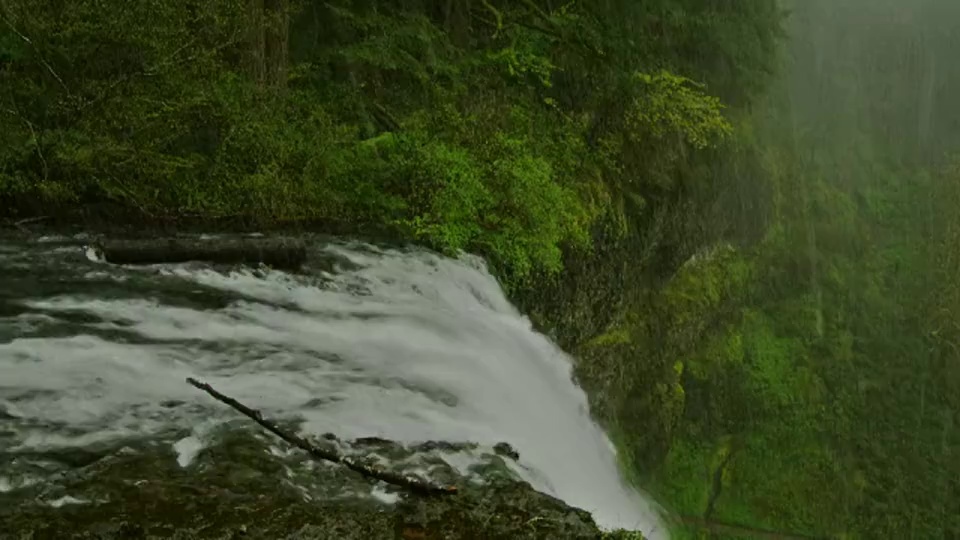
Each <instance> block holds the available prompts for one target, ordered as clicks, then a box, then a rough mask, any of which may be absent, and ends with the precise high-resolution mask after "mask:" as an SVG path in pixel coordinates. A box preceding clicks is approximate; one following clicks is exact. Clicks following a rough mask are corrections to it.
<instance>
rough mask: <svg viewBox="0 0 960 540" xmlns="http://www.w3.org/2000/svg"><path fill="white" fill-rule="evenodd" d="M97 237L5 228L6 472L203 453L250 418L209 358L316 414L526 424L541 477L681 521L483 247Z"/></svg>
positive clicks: (411, 429)
mask: <svg viewBox="0 0 960 540" xmlns="http://www.w3.org/2000/svg"><path fill="white" fill-rule="evenodd" d="M86 241H87V239H86V238H85V237H84V236H83V235H78V236H75V237H41V238H38V237H35V238H13V237H7V238H0V423H3V424H4V425H5V426H6V427H5V428H3V429H0V491H5V492H7V493H11V492H15V491H16V490H17V489H20V488H22V487H23V486H25V485H28V484H30V483H36V482H43V481H45V479H44V478H43V474H44V472H43V471H45V470H46V469H43V468H37V467H29V466H28V465H29V460H28V459H15V458H16V457H17V456H36V455H42V454H43V453H44V452H63V451H70V450H71V449H77V450H82V449H84V448H90V447H97V445H101V446H102V445H104V444H108V443H109V442H110V441H115V440H131V439H148V440H153V441H160V442H162V443H163V444H169V445H171V447H172V448H173V449H174V450H175V451H176V452H177V454H178V459H179V461H180V463H181V465H182V466H183V467H189V466H190V463H191V461H192V457H193V456H195V455H196V453H197V452H198V451H199V450H200V449H202V448H203V447H204V445H205V444H206V442H207V440H208V438H209V435H208V434H209V433H211V431H212V429H213V428H214V427H215V426H216V425H218V424H220V423H223V422H225V421H227V419H234V418H236V413H235V412H234V411H232V410H230V409H228V408H227V407H224V406H222V405H221V404H219V403H216V402H214V401H212V400H211V399H209V396H206V395H205V394H203V393H201V392H198V391H197V390H196V389H194V388H192V387H190V386H189V385H187V384H186V383H185V382H184V380H185V378H186V377H196V378H199V379H202V380H204V381H206V382H209V383H210V384H211V385H213V386H214V387H215V388H217V389H218V390H220V391H222V392H224V393H226V394H229V395H231V396H233V397H235V398H237V399H238V400H240V401H241V402H245V403H248V404H250V405H252V406H255V407H256V408H259V409H260V410H262V411H263V413H264V414H265V415H266V416H270V417H275V418H297V419H298V420H299V421H300V424H299V426H300V428H299V429H300V430H301V431H303V432H305V433H312V434H321V433H326V432H332V433H335V434H337V435H338V436H340V437H343V438H354V437H366V436H377V437H383V438H387V439H392V440H396V441H400V442H410V443H413V442H418V441H424V440H445V441H472V442H475V443H478V444H479V445H480V447H492V446H493V445H494V444H496V443H498V442H501V441H506V442H509V443H510V444H511V445H512V446H513V448H514V449H516V451H517V452H518V453H519V456H520V459H519V461H518V462H517V463H515V464H514V465H512V467H513V468H514V469H515V472H516V473H517V474H519V475H520V476H521V477H522V478H524V479H525V480H527V481H529V482H530V483H531V484H532V485H533V486H534V487H535V488H536V489H538V490H540V491H543V492H545V493H549V494H552V495H554V496H556V497H558V498H560V499H562V500H564V501H565V502H567V503H568V504H571V505H574V506H578V507H580V508H583V509H586V510H588V511H590V512H591V513H592V514H593V515H594V518H595V519H596V520H597V523H598V524H600V525H601V526H603V527H606V528H619V527H622V528H628V529H636V530H641V531H643V532H644V533H645V534H646V535H647V536H648V537H649V538H653V539H657V540H660V539H665V538H667V534H666V532H665V530H666V529H665V528H664V527H663V525H662V523H661V519H660V517H659V513H658V511H657V510H656V506H655V505H654V504H653V503H651V502H649V501H648V500H647V499H646V498H645V497H644V496H642V495H641V494H640V493H638V492H637V491H635V490H634V489H632V488H630V487H629V486H627V485H626V484H625V483H624V481H623V480H622V479H621V477H620V475H619V473H618V469H617V466H616V454H615V450H614V448H613V446H612V444H611V442H610V440H609V439H608V438H607V436H606V435H605V434H604V433H603V431H602V430H601V429H600V428H599V427H598V426H597V425H596V424H595V423H594V422H593V421H592V420H591V418H590V415H589V411H588V405H587V398H586V396H585V394H584V392H583V391H582V390H581V389H580V388H578V387H577V386H576V385H575V384H574V383H573V382H572V378H571V358H570V357H569V356H568V355H566V354H565V353H564V352H563V351H561V350H560V349H559V348H558V347H557V346H556V345H554V344H553V343H552V342H551V341H550V340H549V339H547V338H546V337H545V336H543V335H541V334H539V333H537V332H536V331H535V330H534V328H533V327H532V325H531V323H530V321H529V320H528V319H527V318H526V317H525V316H524V315H523V314H521V313H520V312H518V311H517V309H515V308H514V307H513V306H512V305H511V304H510V302H509V301H508V299H507V298H506V297H505V295H504V293H503V291H502V290H501V288H500V286H499V284H498V283H497V281H496V279H495V278H494V277H493V276H491V275H490V273H489V272H488V271H487V270H486V267H485V265H484V263H483V261H482V260H481V259H478V258H475V257H470V256H464V257H462V258H460V259H451V258H445V257H441V256H438V255H436V254H433V253H429V252H426V251H420V250H413V249H410V250H398V249H386V248H377V247H373V246H370V245H365V244H359V243H348V242H340V241H331V240H329V239H322V238H319V237H317V238H312V239H308V241H309V243H310V246H311V248H310V257H309V261H308V263H307V265H306V267H305V268H304V270H303V271H302V272H298V273H286V272H280V271H274V270H268V269H263V268H260V269H251V268H246V269H244V268H236V267H235V268H215V267H211V266H210V265H205V264H200V263H188V264H179V265H155V266H145V267H118V266H114V265H109V264H106V263H104V262H102V261H101V260H99V259H98V258H97V257H96V256H95V254H94V253H93V252H92V251H91V250H89V249H85V247H84V245H85V243H86ZM247 428H248V429H250V430H255V429H258V428H257V427H256V426H255V425H250V426H248V427H247Z"/></svg>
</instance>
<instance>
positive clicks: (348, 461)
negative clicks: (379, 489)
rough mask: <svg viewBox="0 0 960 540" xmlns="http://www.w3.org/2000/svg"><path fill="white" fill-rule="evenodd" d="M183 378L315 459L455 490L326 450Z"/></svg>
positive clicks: (430, 488) (414, 486) (433, 490)
mask: <svg viewBox="0 0 960 540" xmlns="http://www.w3.org/2000/svg"><path fill="white" fill-rule="evenodd" d="M187 382H188V383H190V384H191V385H192V386H194V387H196V388H199V389H200V390H203V391H204V392H206V393H208V394H210V395H211V396H213V398H214V399H216V400H217V401H220V402H221V403H225V404H227V405H229V406H231V407H233V408H234V409H236V410H237V411H239V412H240V413H241V414H243V415H244V416H246V417H247V418H250V419H251V420H253V421H254V422H256V423H258V424H260V425H261V426H262V427H263V428H264V429H266V430H267V431H269V432H271V433H273V434H274V435H276V436H277V437H280V438H281V439H283V440H284V441H286V442H288V443H290V444H292V445H293V446H296V447H297V448H300V449H302V450H304V451H305V452H307V453H309V454H310V455H311V456H312V457H314V458H316V459H321V460H324V461H330V462H333V463H339V464H340V465H343V466H345V467H347V468H348V469H350V470H353V471H356V472H358V473H360V474H362V475H364V476H367V477H370V478H375V479H377V480H381V481H383V482H386V483H388V484H393V485H396V486H401V487H405V488H408V489H411V490H413V491H415V492H418V493H424V494H431V495H433V494H444V495H451V494H456V493H457V491H458V490H457V487H456V486H442V485H439V484H435V483H433V482H430V481H428V480H423V479H421V478H418V477H415V476H409V475H402V474H397V473H394V472H390V471H387V470H384V469H381V468H379V467H376V466H374V465H366V464H363V463H360V462H358V461H356V460H355V459H354V458H352V457H350V456H344V455H342V454H340V453H338V452H336V451H335V450H326V449H323V448H319V447H317V446H314V445H312V444H310V443H309V442H307V441H306V440H305V439H303V438H301V437H298V436H297V435H294V434H292V433H287V432H286V431H284V430H282V429H280V428H279V427H277V425H276V424H274V423H273V422H270V421H269V420H266V419H264V418H263V415H262V414H260V411H257V410H254V409H251V408H249V407H247V406H246V405H244V404H242V403H240V402H239V401H237V400H235V399H233V398H231V397H229V396H226V395H224V394H221V393H220V392H218V391H216V390H214V389H213V387H211V386H210V385H209V384H207V383H204V382H200V381H198V380H196V379H193V378H189V377H188V378H187Z"/></svg>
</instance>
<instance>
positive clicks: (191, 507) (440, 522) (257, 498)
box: [0, 430, 641, 540]
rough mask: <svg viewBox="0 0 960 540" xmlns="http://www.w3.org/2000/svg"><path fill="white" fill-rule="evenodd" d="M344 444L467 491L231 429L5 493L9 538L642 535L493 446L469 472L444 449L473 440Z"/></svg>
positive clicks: (1, 510)
mask: <svg viewBox="0 0 960 540" xmlns="http://www.w3.org/2000/svg"><path fill="white" fill-rule="evenodd" d="M339 444H340V445H341V446H342V447H343V448H344V449H346V450H347V451H349V452H352V453H353V455H356V456H360V457H363V458H364V459H368V460H370V461H372V462H379V463H381V464H383V465H384V466H387V467H389V468H391V469H400V470H407V471H415V472H419V473H420V474H423V475H426V476H429V477H431V478H432V479H441V480H444V481H449V482H454V483H455V484H456V485H457V486H458V487H459V493H458V494H456V495H434V496H424V495H417V494H414V493H411V492H409V491H406V490H404V489H402V488H398V487H395V486H388V485H385V484H383V483H379V482H376V481H372V480H370V479H367V478H364V477H363V476H360V475H359V474H356V473H354V472H352V471H349V470H347V469H345V468H343V467H339V466H336V465H333V464H328V463H324V462H316V461H312V460H310V459H308V458H307V457H306V456H305V455H304V454H303V453H301V452H297V451H291V450H290V449H288V448H281V447H278V446H277V445H276V441H275V440H273V439H270V438H268V437H265V436H262V435H261V434H256V433H253V432H251V431H246V430H244V431H232V432H224V433H221V434H220V436H219V437H218V438H217V440H216V441H215V442H213V443H211V444H210V445H208V446H207V447H206V448H204V449H202V450H200V451H199V453H198V454H197V456H196V458H195V459H194V460H193V461H192V462H191V463H190V465H188V466H186V467H181V466H180V465H179V464H178V462H177V455H176V453H175V452H174V451H173V447H172V446H169V445H145V446H142V447H140V448H138V449H137V450H131V449H130V447H129V446H128V447H126V450H124V451H116V452H113V453H112V454H111V455H109V456H108V457H105V458H103V459H100V460H98V461H96V462H93V463H88V464H82V465H80V466H77V467H74V468H69V469H65V470H63V471H61V472H60V473H59V474H58V475H56V477H55V478H50V479H48V480H47V481H44V482H40V483H36V484H33V485H29V486H25V487H22V488H19V489H15V490H12V491H9V492H6V493H0V538H2V539H4V540H5V539H8V538H9V539H14V538H16V539H21V538H32V539H37V540H39V539H46V538H49V539H58V540H59V539H68V538H78V539H79V538H91V539H92V538H97V539H121V538H122V539H148V538H180V539H241V538H243V539H246V538H263V539H302V540H308V539H311V540H312V539H330V540H334V539H336V540H351V539H357V540H361V539H362V540H370V539H379V538H399V539H409V540H433V539H438V540H439V539H458V538H465V539H471V538H476V539H498V538H503V539H525V538H530V539H533V538H550V539H564V538H585V539H586V538H632V539H639V538H641V536H640V535H639V534H637V533H620V534H610V533H603V532H601V531H600V530H599V529H598V528H597V526H596V524H595V523H594V521H593V519H592V517H591V516H590V514H589V513H588V512H586V511H583V510H579V509H576V508H572V507H570V506H568V505H566V504H565V503H563V502H562V501H560V500H558V499H556V498H554V497H551V496H549V495H545V494H543V493H539V492H537V491H535V490H534V489H533V488H532V487H531V486H530V485H529V484H527V483H525V482H522V481H519V480H518V479H517V478H516V475H514V474H513V473H512V472H511V471H510V469H509V467H508V466H507V465H506V463H505V462H504V461H503V460H502V459H501V458H500V456H498V455H496V454H495V453H480V452H474V454H473V458H474V460H475V461H476V463H474V464H473V465H471V466H470V467H469V471H466V472H465V471H462V470H459V469H457V468H455V467H454V466H451V465H450V464H448V463H447V460H445V459H444V458H445V457H450V456H452V455H453V454H455V453H457V452H471V451H473V450H474V449H475V445H459V444H438V443H434V444H425V445H418V446H417V447H404V446H402V445H399V444H396V443H392V442H390V441H386V440H382V439H372V438H369V439H364V440H361V441H355V442H354V443H347V442H343V441H341V442H339ZM625 535H629V536H625Z"/></svg>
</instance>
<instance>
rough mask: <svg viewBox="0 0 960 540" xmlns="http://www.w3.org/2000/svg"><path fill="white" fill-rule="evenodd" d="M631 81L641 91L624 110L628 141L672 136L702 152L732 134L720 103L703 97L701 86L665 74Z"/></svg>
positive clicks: (713, 98)
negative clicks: (634, 82)
mask: <svg viewBox="0 0 960 540" xmlns="http://www.w3.org/2000/svg"><path fill="white" fill-rule="evenodd" d="M635 78H636V81H637V84H638V86H640V87H641V90H640V96H639V97H637V98H636V99H634V101H633V103H632V104H631V106H630V107H629V108H628V109H627V111H626V114H627V125H628V126H630V128H631V133H630V137H631V138H633V139H642V138H643V136H644V134H645V133H649V134H650V135H651V136H653V137H655V138H658V139H662V138H664V137H667V136H670V135H674V136H677V137H679V138H680V139H682V140H684V141H685V142H687V143H689V144H690V145H692V146H693V147H695V148H698V149H702V148H706V147H707V146H710V145H711V144H714V143H715V141H717V140H719V139H720V138H722V137H724V136H727V135H730V133H731V132H732V128H731V126H730V124H729V123H728V122H727V121H726V120H725V119H724V118H723V115H722V114H721V112H720V111H721V108H722V106H721V104H720V100H719V99H717V98H715V97H711V96H708V95H706V94H704V93H703V91H702V88H703V85H696V84H695V83H693V81H691V80H689V79H687V78H685V77H680V76H678V75H674V74H672V73H670V72H667V71H661V72H660V73H657V74H655V75H648V74H646V73H637V74H636V75H635Z"/></svg>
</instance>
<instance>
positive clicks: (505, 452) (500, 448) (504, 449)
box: [493, 442, 520, 461]
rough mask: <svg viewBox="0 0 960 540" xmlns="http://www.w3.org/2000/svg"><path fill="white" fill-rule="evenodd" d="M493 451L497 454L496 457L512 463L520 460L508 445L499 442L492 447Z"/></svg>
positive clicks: (517, 454) (517, 453)
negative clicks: (506, 459) (505, 458)
mask: <svg viewBox="0 0 960 540" xmlns="http://www.w3.org/2000/svg"><path fill="white" fill-rule="evenodd" d="M493 451H494V452H496V453H497V455H498V456H505V457H508V458H510V459H512V460H514V461H519V460H520V453H519V452H517V451H516V450H514V449H513V447H512V446H510V443H505V442H500V443H497V444H495V445H494V446H493Z"/></svg>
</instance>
